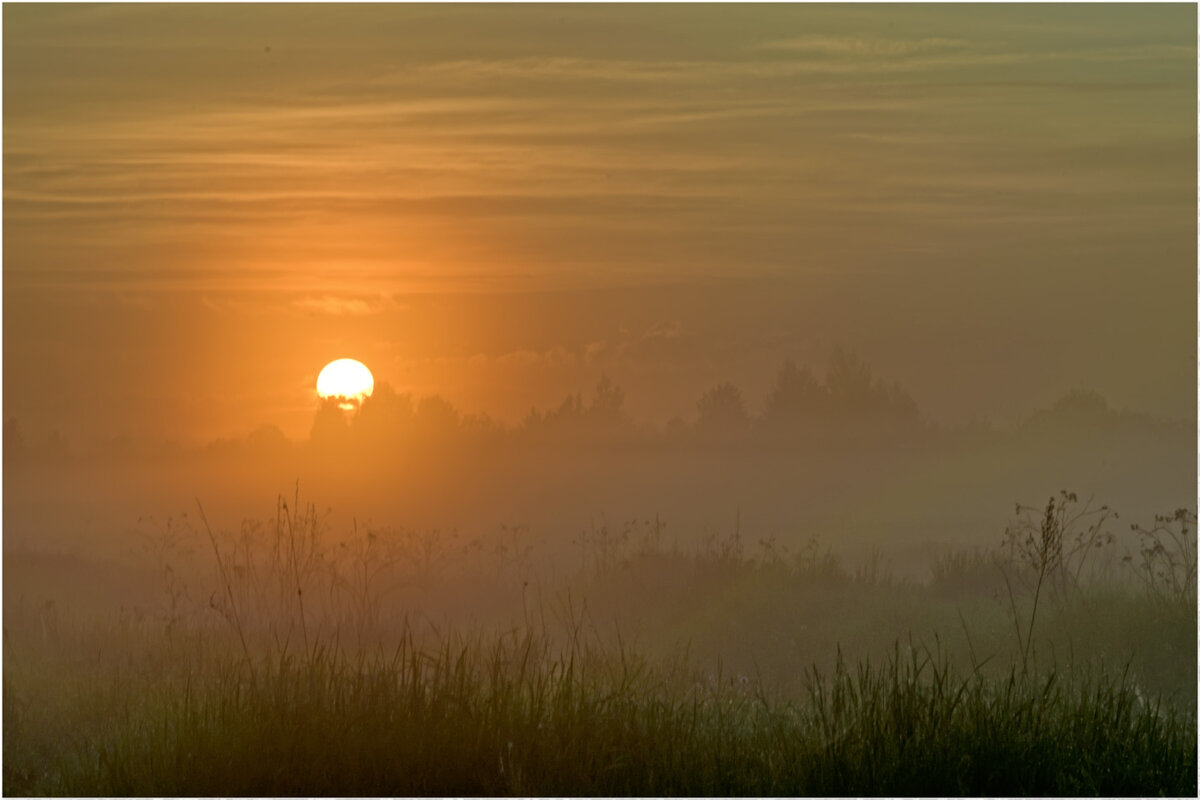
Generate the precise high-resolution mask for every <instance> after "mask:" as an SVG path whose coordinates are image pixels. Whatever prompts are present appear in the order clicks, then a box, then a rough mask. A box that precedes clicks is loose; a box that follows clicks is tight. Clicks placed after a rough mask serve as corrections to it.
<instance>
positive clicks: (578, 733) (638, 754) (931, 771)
mask: <svg viewBox="0 0 1200 800" xmlns="http://www.w3.org/2000/svg"><path fill="white" fill-rule="evenodd" d="M807 683H808V687H809V691H808V694H807V696H806V697H804V698H799V699H796V700H785V699H782V698H779V697H772V696H771V695H769V694H768V693H766V692H764V691H763V690H762V689H761V687H756V686H755V685H753V684H752V683H748V682H745V681H743V680H738V679H736V678H734V679H732V680H730V679H727V678H724V677H718V678H717V679H715V680H711V681H707V680H704V679H702V678H699V677H698V676H697V675H695V674H693V673H691V672H689V671H688V670H687V669H686V668H685V667H682V666H678V665H677V666H675V667H669V668H662V667H652V666H650V665H648V664H646V663H645V662H643V661H641V660H639V659H637V658H635V657H634V656H633V655H631V654H629V653H625V652H618V653H615V654H614V653H610V654H604V653H598V652H595V651H593V650H591V649H589V648H586V647H577V648H573V649H571V650H569V651H567V652H564V653H560V654H558V655H555V654H554V653H553V652H552V648H551V647H550V646H549V645H548V644H547V642H546V641H544V640H542V639H540V638H539V637H538V636H536V635H534V634H533V633H530V632H525V633H521V634H516V633H514V634H509V635H507V636H501V637H499V638H496V639H492V640H490V641H489V640H485V639H459V638H453V639H448V640H446V641H445V642H443V643H442V644H441V645H440V646H439V647H437V648H435V649H432V650H431V649H425V648H422V647H420V646H419V645H418V644H417V643H416V641H415V640H414V639H413V638H411V637H406V638H405V639H404V640H403V641H402V643H401V644H400V645H399V646H398V647H397V648H396V649H395V650H394V651H393V652H391V653H389V654H383V653H379V654H376V655H375V656H373V657H366V658H364V657H355V658H348V657H341V656H339V655H337V654H336V653H335V652H334V651H331V650H326V649H323V648H318V649H316V650H315V651H314V652H313V653H311V654H310V655H309V656H307V657H286V658H282V659H277V660H273V661H262V662H259V663H258V664H257V665H256V669H255V670H253V671H251V670H249V669H246V668H245V665H244V664H238V663H237V662H232V663H227V664H226V665H225V666H224V667H222V668H220V669H215V670H208V671H206V672H204V673H202V674H189V675H187V676H186V677H185V678H184V679H183V680H182V681H180V680H178V679H177V680H172V681H164V682H150V683H145V684H138V685H136V686H134V685H127V686H125V687H123V688H122V687H113V688H112V691H114V692H116V693H117V694H121V693H123V692H127V693H129V694H131V695H136V696H137V698H136V701H135V702H131V703H130V704H129V705H127V706H125V707H124V710H123V712H122V713H120V714H119V715H118V717H117V718H116V719H115V720H113V723H112V725H111V727H110V728H109V729H108V730H107V731H105V732H104V733H103V735H101V736H98V737H97V738H95V739H91V740H89V741H87V742H82V743H80V744H79V745H78V746H77V747H76V748H74V749H73V750H72V751H71V752H70V753H69V754H66V755H65V757H64V758H63V759H62V760H61V761H60V763H59V764H58V767H57V770H56V771H55V772H54V773H53V774H51V775H48V776H46V777H45V778H44V779H42V780H40V781H38V782H35V783H34V784H31V785H28V786H11V787H10V786H6V787H5V788H6V791H9V790H16V793H26V792H28V793H38V794H42V793H44V794H66V795H121V796H131V795H132V796H141V795H192V796H214V795H216V796H219V795H249V796H261V795H270V796H293V795H310V796H311V795H342V796H346V795H351V796H366V795H377V796H395V795H405V796H413V795H417V796H420V795H440V796H446V795H598V796H621V795H692V796H697V795H699V796H718V795H743V796H745V795H772V796H787V795H881V794H882V795H930V794H936V795H945V794H965V795H997V794H999V795H1047V794H1048V795H1097V794H1098V795H1130V794H1166V795H1192V794H1194V793H1195V790H1196V750H1195V728H1194V724H1190V723H1189V722H1188V721H1185V720H1183V719H1181V718H1179V717H1178V716H1177V715H1176V714H1175V712H1173V711H1170V710H1166V709H1163V708H1160V707H1157V706H1153V705H1147V704H1146V703H1145V701H1144V700H1142V699H1141V698H1139V696H1138V694H1137V692H1136V691H1135V690H1134V689H1133V688H1131V686H1130V685H1129V684H1127V683H1122V682H1121V680H1120V678H1119V676H1118V678H1117V679H1116V680H1111V679H1108V678H1103V677H1097V678H1079V677H1075V678H1070V677H1068V676H1066V675H1063V674H1061V673H1058V672H1054V671H1051V672H1047V673H1045V674H1042V675H1038V676H1029V675H1023V674H1021V673H1020V672H1018V671H1016V670H1014V671H1013V672H1011V673H1010V674H1009V675H1008V677H1007V678H1006V679H1004V680H999V681H997V680H989V679H984V678H982V677H981V676H980V675H978V674H967V675H957V674H955V672H954V671H953V670H952V669H951V668H950V667H949V666H948V665H947V664H946V663H945V661H944V660H942V659H940V658H939V657H938V656H937V655H936V654H933V653H930V652H928V651H923V650H916V651H911V652H910V651H902V650H901V649H900V648H897V649H896V650H895V651H894V653H893V654H892V656H890V657H889V659H888V660H886V662H884V663H882V664H879V665H878V666H874V665H871V664H869V663H863V664H859V665H857V666H854V667H851V666H848V665H846V664H845V663H844V662H842V661H839V662H838V664H837V667H836V669H835V670H834V671H833V672H832V673H831V674H828V675H823V674H821V673H820V672H818V671H815V670H813V671H810V673H809V675H808V678H807ZM127 699H132V698H127ZM7 780H8V776H7V775H6V782H7ZM10 793H11V792H10Z"/></svg>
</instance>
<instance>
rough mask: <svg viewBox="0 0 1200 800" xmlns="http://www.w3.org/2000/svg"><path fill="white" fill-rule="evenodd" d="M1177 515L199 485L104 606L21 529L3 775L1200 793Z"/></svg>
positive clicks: (44, 784)
mask: <svg viewBox="0 0 1200 800" xmlns="http://www.w3.org/2000/svg"><path fill="white" fill-rule="evenodd" d="M1195 528H1196V519H1195V515H1194V514H1192V513H1191V512H1189V511H1184V510H1180V511H1178V512H1175V513H1172V514H1168V515H1165V516H1162V517H1159V518H1156V519H1155V520H1154V521H1153V522H1152V523H1147V524H1145V525H1143V526H1141V527H1136V526H1135V527H1134V528H1132V529H1131V528H1130V526H1129V525H1128V524H1125V523H1120V524H1118V523H1117V521H1116V519H1115V518H1114V515H1113V514H1112V513H1111V512H1110V511H1109V510H1108V509H1106V508H1104V507H1100V506H1095V505H1093V504H1091V503H1089V502H1086V501H1081V500H1080V499H1078V498H1076V497H1075V496H1073V495H1070V494H1067V493H1063V494H1060V495H1058V496H1056V497H1055V498H1052V499H1051V500H1050V501H1049V502H1048V503H1047V504H1046V505H1045V506H1039V507H1036V508H1023V507H1017V509H1016V513H1015V515H1014V516H1013V517H1012V518H1011V519H1010V520H1009V525H1008V528H1007V529H1006V531H1005V534H1004V536H1003V537H999V538H998V540H997V542H996V545H995V546H994V547H992V548H976V549H971V550H949V551H945V552H941V553H937V554H935V555H934V556H933V557H932V558H931V560H930V563H929V564H928V566H927V569H926V571H925V572H924V573H923V574H919V575H917V576H915V577H914V576H911V575H901V574H897V573H896V571H894V570H893V569H892V568H891V566H890V564H889V561H888V559H887V557H886V556H885V555H884V554H877V555H876V556H875V557H873V558H869V559H866V560H862V561H860V562H858V563H853V564H851V563H847V562H845V561H844V560H843V559H842V558H839V557H837V556H835V555H834V554H833V552H832V551H831V550H830V549H828V548H827V547H824V546H823V545H822V544H821V543H820V542H817V541H815V540H810V541H808V542H807V543H806V544H804V545H802V546H798V547H797V546H791V547H789V546H785V545H784V544H781V543H779V542H777V541H776V540H774V539H771V538H755V537H754V536H753V535H752V533H751V532H749V531H743V530H742V529H741V528H740V526H737V525H735V527H734V528H733V529H732V530H730V531H728V532H726V533H724V534H721V535H714V536H712V537H711V538H709V539H707V540H703V541H700V542H698V543H693V544H689V545H686V546H685V545H682V544H680V543H679V542H678V540H676V539H674V538H673V537H672V536H670V535H669V534H668V532H667V531H668V524H667V523H666V522H664V521H662V520H658V519H655V520H641V521H636V522H629V523H626V524H622V525H608V524H600V525H597V526H593V527H592V528H590V529H588V530H586V531H584V532H582V533H580V534H579V535H577V536H576V537H574V538H573V539H571V541H570V542H569V543H565V542H563V541H562V540H555V541H554V542H549V541H546V540H543V539H538V538H536V537H534V536H533V535H531V534H530V532H529V531H527V530H524V529H521V528H503V529H501V530H500V531H498V532H497V533H496V534H495V535H494V536H491V537H488V538H487V539H485V540H471V541H460V539H459V537H457V536H456V534H455V533H454V532H452V531H413V530H401V529H385V528H379V529H375V528H363V529H359V528H358V527H357V526H353V527H352V528H351V530H349V531H333V530H330V528H329V526H328V525H327V524H326V523H325V522H324V517H323V515H322V514H321V513H319V512H318V511H317V509H316V508H315V507H314V506H312V505H307V504H304V503H302V502H301V501H300V499H299V497H298V496H293V497H291V498H288V499H286V500H285V499H283V498H280V500H279V501H278V503H277V506H276V513H275V515H274V517H273V518H271V519H268V520H265V521H259V522H246V523H243V524H242V525H241V526H240V527H238V528H236V529H231V530H229V529H224V528H221V527H219V526H216V527H214V526H213V525H211V524H210V522H209V520H208V519H207V517H206V516H205V514H204V511H203V509H202V508H197V510H196V511H195V512H193V513H192V514H191V515H189V516H183V517H180V518H176V519H173V520H171V521H170V522H169V523H167V524H164V525H161V526H158V528H157V529H156V531H155V533H154V534H153V535H152V536H150V537H149V538H148V539H146V541H145V565H144V569H143V571H141V572H139V573H136V575H137V576H138V577H136V579H135V577H134V573H127V574H126V573H121V574H120V576H119V577H118V578H117V579H116V581H117V583H119V584H121V585H122V586H123V587H124V588H126V589H130V588H131V587H134V585H135V584H136V588H137V589H139V591H141V594H138V595H136V596H135V595H133V594H130V595H127V596H121V599H120V601H119V602H115V607H114V608H102V607H101V604H97V603H94V602H93V603H89V602H83V601H81V600H80V598H82V597H84V595H83V594H78V595H77V596H76V601H75V602H71V601H70V599H69V595H70V591H71V590H72V589H74V590H77V591H79V592H82V591H83V588H84V587H83V583H85V581H84V580H83V579H81V578H80V575H81V574H82V573H75V574H74V578H72V577H68V578H67V579H65V580H64V582H63V584H62V585H61V586H60V587H58V588H59V589H61V599H60V600H51V601H45V600H42V599H41V597H42V595H40V594H38V592H37V589H38V588H39V587H40V588H42V589H45V588H46V587H47V586H48V585H49V583H48V579H47V576H48V575H50V574H51V572H52V571H55V570H57V571H58V573H59V574H65V573H64V566H65V562H63V561H61V560H60V561H59V562H55V563H54V564H53V565H52V566H53V569H52V568H51V566H50V565H49V562H44V563H41V566H39V562H37V560H36V559H34V558H33V557H32V556H25V557H24V559H25V560H24V561H22V560H21V559H20V558H18V559H17V560H16V561H15V562H14V560H13V558H11V557H8V558H6V586H5V589H6V598H5V600H6V602H5V620H4V626H5V627H4V689H3V691H4V775H3V780H4V786H3V788H4V792H5V794H8V795H26V796H28V795H92V796H111V795H121V796H130V795H132V796H141V795H168V796H169V795H193V796H213V795H217V796H219V795H246V796H255V795H271V796H293V795H342V796H364V795H410V796H411V795H441V796H445V795H605V796H613V795H693V796H694V795H702V796H704V795H772V796H781V795H1068V796H1071V795H1180V796H1189V795H1194V794H1195V792H1196V789H1197V784H1196V774H1197V762H1196V712H1195V709H1196V647H1195V642H1196V638H1195V637H1196V547H1195V541H1196V539H1195ZM77 566H78V565H77ZM18 570H21V572H20V574H21V575H23V576H24V580H25V581H26V583H25V584H22V585H17V586H14V585H13V584H14V582H13V580H12V579H11V576H14V575H17V574H18ZM39 570H40V571H39Z"/></svg>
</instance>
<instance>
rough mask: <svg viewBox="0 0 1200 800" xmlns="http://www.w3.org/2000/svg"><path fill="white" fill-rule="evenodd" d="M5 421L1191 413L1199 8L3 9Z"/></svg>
mask: <svg viewBox="0 0 1200 800" xmlns="http://www.w3.org/2000/svg"><path fill="white" fill-rule="evenodd" d="M3 15H4V16H3V20H4V52H3V67H4V73H3V75H4V78H3V91H4V165H3V166H4V207H3V213H4V217H3V220H4V221H3V233H4V251H3V256H4V262H3V264H4V266H3V281H4V283H3V291H4V308H3V311H4V330H3V334H4V353H3V356H4V415H5V417H6V418H13V417H15V418H17V419H18V420H20V421H22V423H23V424H25V425H26V426H27V427H28V428H29V429H31V430H34V431H50V430H56V429H57V430H60V431H62V432H63V433H65V434H66V435H67V436H68V437H71V438H81V439H82V438H87V437H104V436H110V435H114V434H118V433H123V434H131V435H144V436H150V437H173V438H179V439H184V440H203V439H205V438H209V437H214V436H222V435H233V434H240V433H244V432H246V431H248V430H250V429H251V428H253V427H255V426H257V425H260V424H264V423H266V424H274V425H278V426H279V427H281V428H282V429H283V430H284V431H285V432H287V433H288V434H289V435H293V436H303V435H305V434H306V432H307V430H308V425H309V424H310V422H311V417H312V407H313V384H314V382H315V378H316V374H317V372H318V371H319V370H320V368H321V367H322V366H323V365H324V364H325V363H326V362H327V361H329V360H331V359H333V358H337V357H343V356H351V357H355V358H359V359H360V360H362V361H364V362H365V363H367V364H368V365H369V366H370V367H371V368H372V369H373V371H374V372H375V376H376V380H377V381H386V382H388V383H391V384H393V385H394V386H396V387H397V388H400V389H402V390H412V391H415V392H417V393H418V394H432V393H441V394H443V395H445V396H446V397H447V398H449V399H450V400H452V401H453V402H455V403H456V404H458V405H459V406H461V407H462V408H464V409H467V410H475V411H487V412H489V413H492V414H494V415H497V416H500V417H502V418H504V419H508V420H516V419H519V418H520V417H521V416H522V415H523V414H524V412H525V411H527V410H528V409H529V407H530V406H532V405H538V406H542V407H545V406H549V405H553V404H556V403H557V402H558V401H559V400H561V398H562V396H563V395H564V394H566V393H567V392H572V391H579V390H586V389H588V388H590V387H591V386H592V385H594V384H595V382H596V381H597V379H598V378H599V376H600V375H601V373H608V374H609V375H611V376H612V377H613V379H614V380H615V381H616V382H617V383H619V384H621V385H622V386H624V387H625V388H626V392H627V397H628V402H629V406H630V408H631V410H632V411H633V412H634V413H635V414H636V415H638V416H640V417H642V418H645V419H650V420H655V421H663V420H665V419H667V418H668V417H670V416H672V415H674V414H680V415H683V416H687V415H689V414H691V413H693V412H694V407H695V399H696V397H697V396H698V395H699V393H700V391H702V390H703V389H704V388H706V387H707V386H709V385H711V384H713V383H715V382H717V381H719V380H733V381H735V382H737V383H738V384H739V385H741V386H742V388H743V390H744V391H745V392H746V394H747V397H748V399H749V400H750V401H751V404H752V405H753V404H755V403H758V402H760V401H761V397H762V395H763V393H764V392H765V390H766V387H767V386H768V384H769V383H770V381H771V379H772V378H773V376H774V373H775V370H776V369H777V368H778V366H779V364H780V363H781V362H782V361H783V359H785V358H793V359H795V360H797V361H800V362H807V363H811V364H813V365H814V366H817V367H820V366H821V365H823V363H824V360H825V358H826V357H827V356H828V354H829V351H830V350H831V349H832V347H833V346H835V345H837V344H843V345H846V346H849V347H852V348H854V349H856V350H857V351H858V352H860V353H861V354H863V356H864V357H866V358H867V360H868V361H870V362H871V363H872V364H873V365H874V366H875V368H876V371H877V372H878V373H880V374H881V375H883V376H884V377H886V378H888V379H898V380H900V381H901V382H903V383H904V384H905V385H906V386H907V387H908V388H909V390H910V391H911V393H912V394H913V396H914V397H915V398H916V399H917V401H918V402H919V403H920V405H921V407H922V409H923V410H924V411H925V412H926V413H927V414H928V415H929V416H932V417H934V418H937V419H944V420H950V421H954V420H963V419H967V418H969V417H971V416H973V415H986V416H990V417H992V418H994V419H996V420H999V421H1012V420H1015V419H1017V418H1019V417H1021V416H1022V415H1024V414H1027V413H1028V412H1029V411H1030V410H1031V409H1032V408H1034V407H1036V406H1038V405H1044V404H1045V403H1047V402H1048V401H1050V400H1052V399H1053V398H1054V397H1056V396H1057V395H1059V394H1061V393H1062V392H1064V391H1066V390H1068V389H1070V388H1073V387H1088V388H1094V389H1097V390H1099V391H1101V392H1102V393H1104V394H1105V395H1106V396H1107V397H1108V398H1109V399H1110V401H1111V402H1113V403H1114V405H1117V406H1129V407H1133V408H1139V409H1145V410H1148V411H1151V412H1154V413H1159V414H1165V415H1168V416H1173V417H1176V418H1194V415H1195V385H1196V360H1195V359H1196V352H1195V348H1194V345H1193V341H1194V340H1193V338H1192V336H1193V334H1194V333H1195V331H1196V310H1195V308H1196V305H1195V294H1194V293H1195V291H1196V289H1195V267H1196V249H1195V248H1196V227H1195V226H1196V206H1195V198H1196V194H1195V191H1196V187H1195V176H1196V146H1195V142H1196V71H1195V64H1196V43H1195V37H1194V33H1195V30H1196V10H1195V7H1193V6H1188V5H1176V6H1137V7H1131V6H1115V5H1104V6H1053V7H1049V6H1040V7H1028V6H999V7H997V6H986V7H984V6H832V7H830V6H791V5H786V6H769V7H762V6H759V7H753V8H747V7H730V6H724V5H720V6H653V7H649V6H639V7H633V6H551V5H539V6H525V7H511V6H488V7H480V6H411V5H409V6H392V5H371V6H329V5H304V6H287V5H270V6H245V5H163V6H157V5H127V6H117V7H112V6H95V5H86V6H48V5H17V6H14V5H8V6H5V8H4V11H3Z"/></svg>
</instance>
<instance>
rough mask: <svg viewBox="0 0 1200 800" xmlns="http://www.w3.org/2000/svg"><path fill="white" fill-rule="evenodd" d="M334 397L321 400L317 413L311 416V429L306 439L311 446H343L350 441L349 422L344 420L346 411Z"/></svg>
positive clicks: (323, 447) (319, 447) (325, 447)
mask: <svg viewBox="0 0 1200 800" xmlns="http://www.w3.org/2000/svg"><path fill="white" fill-rule="evenodd" d="M339 402H340V401H339V400H338V399H337V398H335V397H327V398H324V399H322V400H321V404H320V405H319V406H318V407H317V414H316V416H315V417H313V424H312V429H311V430H310V431H309V434H308V440H309V442H310V443H311V444H312V446H313V447H316V448H318V449H327V448H331V447H339V448H340V447H344V446H346V445H347V444H348V443H349V441H350V424H349V422H348V421H347V420H346V412H345V411H343V410H342V409H341V407H340V406H339V405H338V404H339Z"/></svg>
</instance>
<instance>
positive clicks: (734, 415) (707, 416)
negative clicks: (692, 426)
mask: <svg viewBox="0 0 1200 800" xmlns="http://www.w3.org/2000/svg"><path fill="white" fill-rule="evenodd" d="M696 410H697V411H699V412H700V419H699V421H698V422H697V423H696V427H697V429H698V430H701V431H705V432H710V433H722V434H733V433H738V432H740V431H742V430H744V429H745V428H746V426H747V425H748V424H749V422H750V415H749V414H747V413H746V401H745V400H744V399H743V398H742V392H741V390H740V389H738V388H737V387H736V386H734V385H733V384H732V383H719V384H717V385H716V386H714V387H712V388H711V389H709V390H708V391H706V392H705V393H704V394H702V395H701V396H700V399H699V401H697V402H696Z"/></svg>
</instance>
